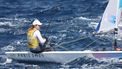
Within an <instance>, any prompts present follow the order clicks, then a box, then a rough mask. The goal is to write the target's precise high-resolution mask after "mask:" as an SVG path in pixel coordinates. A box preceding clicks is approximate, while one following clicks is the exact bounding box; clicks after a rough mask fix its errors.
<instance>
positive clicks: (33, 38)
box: [27, 19, 46, 53]
mask: <svg viewBox="0 0 122 69" xmlns="http://www.w3.org/2000/svg"><path fill="white" fill-rule="evenodd" d="M41 26H42V23H41V22H40V21H39V20H38V19H35V20H34V21H33V23H32V26H31V27H30V28H29V29H28V31H27V39H28V47H29V48H30V51H31V52H33V53H40V52H43V51H44V48H45V47H44V44H45V43H46V39H45V38H43V37H42V35H41V33H40V31H39V30H40V27H41Z"/></svg>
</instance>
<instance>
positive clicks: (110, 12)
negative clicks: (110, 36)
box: [96, 0, 119, 33]
mask: <svg viewBox="0 0 122 69" xmlns="http://www.w3.org/2000/svg"><path fill="white" fill-rule="evenodd" d="M118 3H119V0H109V2H108V5H107V7H106V9H105V11H104V14H103V17H102V20H101V22H100V23H99V24H98V26H97V29H96V31H97V32H98V33H100V32H108V31H110V30H112V29H114V28H116V27H117V26H116V21H117V18H116V17H117V14H118Z"/></svg>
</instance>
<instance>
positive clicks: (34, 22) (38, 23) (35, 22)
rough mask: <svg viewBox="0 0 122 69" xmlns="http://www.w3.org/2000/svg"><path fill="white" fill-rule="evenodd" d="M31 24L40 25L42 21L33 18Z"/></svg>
mask: <svg viewBox="0 0 122 69" xmlns="http://www.w3.org/2000/svg"><path fill="white" fill-rule="evenodd" d="M33 25H42V23H41V22H40V21H39V20H38V19H35V20H34V21H33Z"/></svg>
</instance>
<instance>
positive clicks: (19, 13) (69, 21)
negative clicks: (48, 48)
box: [0, 0, 121, 69]
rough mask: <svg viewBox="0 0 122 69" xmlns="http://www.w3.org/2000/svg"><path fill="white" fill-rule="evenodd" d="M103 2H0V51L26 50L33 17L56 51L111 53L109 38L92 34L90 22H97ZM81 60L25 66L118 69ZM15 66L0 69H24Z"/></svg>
mask: <svg viewBox="0 0 122 69" xmlns="http://www.w3.org/2000/svg"><path fill="white" fill-rule="evenodd" d="M107 3H108V0H0V38H1V39H0V49H1V50H0V52H1V54H3V53H4V52H5V51H8V50H15V51H28V50H29V49H28V48H27V38H26V31H27V29H28V28H29V27H30V25H31V23H32V21H33V20H34V19H35V18H38V19H39V20H40V21H41V22H42V23H43V26H42V28H41V30H40V31H41V32H42V34H43V36H45V37H47V38H48V39H49V41H50V42H51V43H52V44H53V48H54V49H55V50H56V51H83V50H94V51H97V50H103V48H106V50H113V49H112V40H111V39H112V37H108V36H106V37H99V36H94V35H93V34H92V33H93V32H94V31H95V29H94V28H93V27H92V26H91V23H99V21H100V19H101V17H102V14H103V12H104V10H105V7H106V5H107ZM81 59H84V58H81ZM81 59H79V61H77V60H74V61H73V62H76V63H72V62H71V63H69V64H66V65H61V64H56V63H42V65H37V66H34V65H33V66H32V65H29V64H27V65H26V66H27V67H28V66H30V67H37V68H39V67H42V69H64V68H65V69H71V68H75V69H100V68H101V69H121V68H118V67H113V68H112V64H111V63H107V62H99V61H97V60H95V59H94V61H91V59H90V60H86V61H88V62H90V63H91V64H88V63H82V61H83V60H81ZM94 62H97V63H99V64H95V63H94ZM15 63H17V62H13V63H11V64H7V65H0V68H1V69H2V68H3V69H9V68H12V67H14V68H12V69H25V68H26V66H25V64H19V63H17V64H18V65H16V64H15ZM78 63H79V64H78ZM73 65H75V66H73ZM77 65H78V66H77ZM15 67H17V68H15ZM19 67H20V68H19Z"/></svg>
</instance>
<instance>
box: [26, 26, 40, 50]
mask: <svg viewBox="0 0 122 69" xmlns="http://www.w3.org/2000/svg"><path fill="white" fill-rule="evenodd" d="M36 30H37V29H35V28H34V29H32V30H29V31H28V32H27V39H28V47H29V48H37V47H38V46H39V41H38V39H37V38H36V37H34V32H35V31H36Z"/></svg>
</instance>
